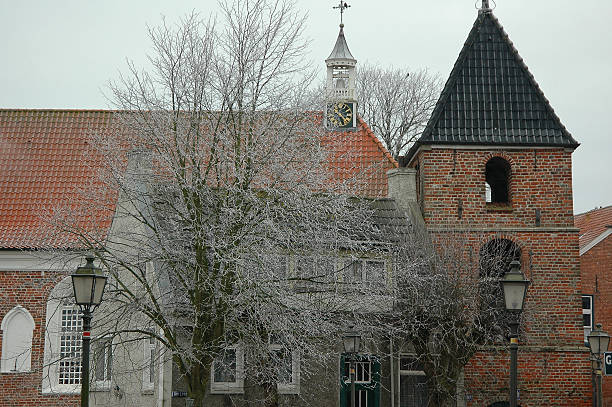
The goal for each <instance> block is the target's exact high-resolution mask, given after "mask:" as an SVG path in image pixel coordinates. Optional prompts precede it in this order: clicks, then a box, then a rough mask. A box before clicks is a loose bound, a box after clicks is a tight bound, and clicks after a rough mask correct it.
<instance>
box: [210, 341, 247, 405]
mask: <svg viewBox="0 0 612 407" xmlns="http://www.w3.org/2000/svg"><path fill="white" fill-rule="evenodd" d="M225 349H233V350H235V351H236V380H235V381H233V382H215V362H214V361H213V363H212V364H211V366H210V393H211V394H244V351H243V349H242V346H240V345H233V346H228V347H226V348H225Z"/></svg>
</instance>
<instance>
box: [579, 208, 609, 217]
mask: <svg viewBox="0 0 612 407" xmlns="http://www.w3.org/2000/svg"><path fill="white" fill-rule="evenodd" d="M610 208H612V205H608V206H602V207H600V208H593V209H589V210H588V211H586V212H581V213H577V214H575V215H574V218H575V217H577V216H582V215H587V214H589V213H593V212H595V211H602V210H604V209H610Z"/></svg>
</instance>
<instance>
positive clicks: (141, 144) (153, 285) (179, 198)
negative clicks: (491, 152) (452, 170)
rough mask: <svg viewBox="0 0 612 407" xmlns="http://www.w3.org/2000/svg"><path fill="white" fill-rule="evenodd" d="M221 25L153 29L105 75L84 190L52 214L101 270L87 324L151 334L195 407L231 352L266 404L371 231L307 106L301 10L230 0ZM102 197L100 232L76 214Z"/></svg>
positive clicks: (332, 304) (118, 332)
mask: <svg viewBox="0 0 612 407" xmlns="http://www.w3.org/2000/svg"><path fill="white" fill-rule="evenodd" d="M220 21H221V23H219V22H217V21H216V20H215V19H212V18H211V19H209V20H204V21H203V20H201V19H200V18H199V17H198V15H196V14H192V15H190V16H187V17H186V18H185V19H184V20H183V21H181V22H180V23H179V24H178V25H176V26H168V25H166V24H163V25H162V26H160V27H158V28H153V29H151V30H150V32H149V34H150V37H151V40H152V42H153V47H154V51H155V52H154V54H153V55H152V56H151V57H150V62H151V65H152V69H151V70H150V71H142V72H141V71H139V70H137V69H136V67H134V66H133V65H132V64H130V69H129V74H127V75H126V76H124V77H123V78H122V80H121V81H120V82H119V83H114V84H112V85H111V89H112V92H113V99H114V101H115V103H116V107H117V109H118V111H119V112H118V113H116V114H115V115H114V121H113V123H112V125H111V126H110V127H109V128H108V129H107V130H106V131H105V132H103V134H97V135H96V136H97V137H96V145H97V147H98V148H99V153H100V154H101V155H102V156H103V157H104V158H103V163H104V168H103V172H102V177H101V178H100V180H99V181H98V182H97V183H96V184H95V185H92V187H94V188H96V192H95V195H94V194H92V191H86V192H87V193H86V194H84V199H83V200H82V201H81V202H80V204H81V205H82V206H81V207H80V208H76V209H75V208H74V206H73V207H71V208H68V209H67V208H61V209H60V210H58V211H57V212H56V214H55V219H54V222H55V224H56V225H58V226H60V227H61V228H62V229H63V230H69V231H71V232H72V233H73V234H74V235H75V236H78V239H79V241H80V243H81V244H84V245H85V246H87V247H89V248H90V249H92V250H94V251H95V252H96V254H97V256H98V257H99V259H100V260H101V262H102V263H103V264H104V267H105V269H107V270H109V271H110V273H111V275H112V279H111V283H112V284H111V290H110V291H109V295H108V296H107V297H108V299H107V301H106V304H105V307H106V313H104V312H99V313H98V314H99V316H98V317H97V318H96V320H95V321H96V323H97V329H98V330H102V331H106V332H108V333H110V334H112V335H113V336H115V337H118V338H122V339H121V341H122V342H124V343H129V342H130V341H132V342H133V341H137V340H138V339H139V338H146V337H154V338H155V339H156V340H157V341H159V342H160V343H162V344H163V345H164V347H165V348H166V349H167V350H168V352H169V354H170V355H171V358H172V361H173V364H174V366H175V368H176V369H177V370H178V372H179V374H180V375H181V376H183V377H184V378H185V381H186V382H187V384H188V393H189V396H190V397H191V398H193V399H194V403H195V405H196V406H202V405H203V403H204V400H205V396H206V393H207V389H208V388H209V384H210V383H209V382H210V378H211V366H213V363H214V364H216V365H218V366H219V368H220V369H222V368H223V363H224V362H226V363H227V365H226V366H225V367H226V368H229V369H234V370H233V371H234V374H238V373H237V372H236V369H235V368H236V363H237V362H236V359H237V355H236V353H235V352H234V353H233V354H231V355H229V356H228V354H227V350H228V349H236V347H240V349H242V351H243V352H244V353H245V354H246V357H245V358H244V360H245V361H246V362H245V365H244V370H245V373H246V375H247V377H248V378H249V381H250V383H251V384H254V385H258V386H260V387H261V388H263V389H264V390H266V391H264V394H263V395H262V397H263V399H264V400H268V401H270V400H271V401H272V402H274V400H275V397H276V396H275V395H274V389H275V388H276V383H277V381H278V378H279V365H281V366H282V360H283V357H285V356H283V355H287V354H288V353H287V352H291V351H293V350H296V349H299V350H301V351H302V352H305V353H308V354H309V357H311V358H316V357H320V358H321V359H324V358H325V356H326V354H325V352H332V351H333V349H334V346H333V343H334V342H336V341H337V334H338V330H339V329H340V328H341V327H339V326H338V323H337V322H338V317H337V315H338V313H340V312H344V310H346V309H347V304H349V303H350V302H351V299H350V298H345V296H343V295H341V292H342V290H341V289H339V288H338V287H339V284H343V278H342V276H341V275H338V272H337V271H338V269H339V268H340V269H341V268H342V267H339V266H338V265H337V260H336V259H338V258H341V257H343V256H344V257H346V256H347V253H349V254H350V253H362V252H364V251H366V250H370V247H369V246H368V245H367V243H366V241H367V240H371V239H376V234H377V233H378V232H377V229H376V228H375V226H374V225H373V224H372V221H371V215H372V209H371V206H370V204H369V203H368V202H366V201H362V200H355V199H350V197H352V196H355V195H356V194H358V192H357V191H356V190H355V186H359V184H360V183H359V179H357V178H355V177H353V176H352V175H355V176H362V175H363V174H364V173H367V172H368V169H367V168H366V169H360V168H357V167H355V165H354V164H353V165H352V166H349V165H348V163H349V162H352V160H351V156H350V155H351V152H350V151H345V149H342V148H340V147H336V146H335V143H336V142H337V138H334V137H331V136H330V135H329V134H327V133H325V132H324V130H323V128H322V125H321V118H320V116H319V115H317V114H306V113H304V105H303V103H302V96H303V94H304V92H305V90H306V88H307V85H308V84H309V83H310V80H311V75H310V72H309V71H308V70H307V69H305V68H304V67H305V66H306V65H305V64H304V60H303V53H304V50H305V47H306V45H307V43H306V42H305V41H304V40H303V39H302V32H303V28H304V19H303V17H302V16H301V15H299V14H298V13H296V12H295V10H294V8H293V4H292V3H291V2H289V1H284V0H271V1H267V0H256V1H252V2H241V1H236V2H229V1H227V2H222V3H221V16H220ZM332 159H333V161H334V162H336V163H337V162H339V161H342V160H343V159H346V161H347V165H345V166H340V168H338V169H335V168H330V163H331V160H332ZM342 168H350V171H349V172H350V174H348V173H347V174H339V171H341V170H342ZM109 191H110V192H109ZM92 196H96V197H101V196H106V197H108V199H109V200H108V201H105V200H99V199H96V200H94V199H90V198H88V197H92ZM115 200H116V205H115ZM100 205H107V207H108V208H111V209H113V208H114V210H111V209H109V214H110V215H109V216H113V227H112V229H111V232H110V233H109V234H108V235H105V234H104V233H97V231H91V230H82V229H81V228H79V225H78V224H76V223H74V222H73V220H74V219H76V218H77V217H76V216H74V215H75V210H80V211H82V213H83V214H86V213H90V210H91V209H95V210H96V211H97V212H99V207H100ZM364 237H367V239H366V238H364ZM304 289H305V290H304ZM300 291H306V292H305V293H303V294H302V293H300ZM339 293H340V295H339ZM330 341H333V342H330ZM271 344H274V345H276V348H275V349H281V350H282V351H281V352H272V353H271V352H270V346H271ZM301 374H302V375H303V376H305V377H307V376H308V370H307V367H306V366H304V367H303V369H302V371H301Z"/></svg>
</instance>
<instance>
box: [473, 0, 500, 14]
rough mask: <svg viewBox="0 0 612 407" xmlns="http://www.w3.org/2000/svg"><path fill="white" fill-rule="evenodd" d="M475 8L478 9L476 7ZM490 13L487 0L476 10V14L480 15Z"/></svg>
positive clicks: (483, 0)
mask: <svg viewBox="0 0 612 407" xmlns="http://www.w3.org/2000/svg"><path fill="white" fill-rule="evenodd" d="M494 2H495V1H494ZM477 3H478V2H477ZM476 8H478V6H477V7H476ZM491 11H492V9H491V6H490V5H489V0H482V7H481V8H480V9H478V13H480V14H482V13H490V12H491Z"/></svg>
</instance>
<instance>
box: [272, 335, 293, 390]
mask: <svg viewBox="0 0 612 407" xmlns="http://www.w3.org/2000/svg"><path fill="white" fill-rule="evenodd" d="M282 349H283V348H282V346H281V345H276V344H271V345H270V350H271V351H278V350H282ZM276 388H277V390H278V394H300V351H298V350H293V351H291V381H290V382H287V383H276Z"/></svg>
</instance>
